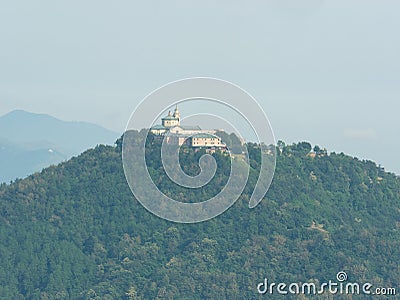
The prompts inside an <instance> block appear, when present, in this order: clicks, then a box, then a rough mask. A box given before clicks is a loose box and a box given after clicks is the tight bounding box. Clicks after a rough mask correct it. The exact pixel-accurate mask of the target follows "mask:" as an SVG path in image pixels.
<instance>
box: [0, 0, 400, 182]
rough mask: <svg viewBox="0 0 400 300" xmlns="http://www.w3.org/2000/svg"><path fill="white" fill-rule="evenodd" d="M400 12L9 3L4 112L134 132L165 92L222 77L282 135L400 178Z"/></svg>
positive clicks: (315, 5)
mask: <svg viewBox="0 0 400 300" xmlns="http://www.w3.org/2000/svg"><path fill="white" fill-rule="evenodd" d="M215 2H218V3H215ZM300 3H301V4H300ZM399 10H400V2H398V1H395V0H393V1H385V0H381V1H365V0H363V1H361V0H360V1H356V0H353V1H348V0H346V1H341V0H329V1H328V0H327V1H320V0H304V1H297V0H292V1H289V0H270V1H268V0H263V1H188V0H182V1H176V0H171V1H140V2H139V1H82V0H79V1H73V0H69V1H52V0H49V1H1V2H0V46H1V47H0V115H2V114H5V113H7V112H9V111H11V110H14V109H17V108H18V109H24V110H28V111H32V112H41V113H48V114H51V115H53V116H55V117H58V118H60V119H63V120H82V121H90V122H94V123H97V124H101V125H103V126H105V127H107V128H110V129H113V130H116V131H120V132H122V131H123V129H124V128H125V125H126V122H127V121H128V118H129V116H130V113H131V111H132V110H133V109H134V107H135V106H136V104H138V102H139V101H140V100H141V99H142V98H143V97H144V96H146V95H147V94H148V93H149V92H151V91H152V90H153V89H155V88H157V87H159V86H160V85H163V84H165V83H168V82H170V81H173V80H177V79H181V78H185V77H192V76H210V77H217V78H221V79H225V80H228V81H231V82H234V83H236V84H238V85H240V86H241V87H243V88H245V89H246V90H247V91H248V92H250V93H251V94H252V95H253V96H254V97H255V98H256V99H257V100H258V101H259V102H260V103H261V105H262V106H263V108H264V109H265V111H266V112H267V114H268V116H269V118H270V121H271V123H272V126H273V129H274V131H275V135H276V137H277V139H283V140H285V141H287V142H290V143H291V142H293V141H300V140H308V141H311V142H312V143H314V144H319V145H321V146H326V147H327V148H328V149H329V150H335V151H344V152H345V153H348V154H351V155H356V156H359V157H362V158H369V159H373V160H375V161H377V162H378V163H381V164H382V165H384V166H385V167H386V168H387V169H389V170H391V171H396V172H397V173H398V174H400V164H399V163H398V161H399V160H398V158H397V153H398V152H399V150H398V149H400V141H399V139H398V133H399V132H400V121H399V117H398V114H399V111H400V109H399V108H400V104H399V103H400V102H399V100H400V99H399V98H400V59H399V53H400V35H399V33H398V30H399V28H400V18H398V12H399Z"/></svg>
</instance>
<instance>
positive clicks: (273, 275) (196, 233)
mask: <svg viewBox="0 0 400 300" xmlns="http://www.w3.org/2000/svg"><path fill="white" fill-rule="evenodd" d="M137 138H138V139H140V138H141V133H137ZM149 143H150V144H152V145H153V146H152V147H151V148H149V150H148V155H149V156H152V157H153V159H152V160H151V163H150V165H149V168H151V173H152V174H151V175H152V177H153V179H154V180H155V181H156V182H157V179H158V184H159V185H160V189H161V190H163V191H164V192H168V193H171V194H174V195H177V197H178V198H179V195H180V194H182V193H186V192H188V193H189V192H190V191H185V190H183V189H182V188H180V187H177V186H175V185H173V183H171V182H169V181H168V180H161V179H160V178H163V176H165V174H164V173H163V170H162V166H161V164H160V161H159V159H157V157H158V154H157V151H159V150H160V149H159V146H157V142H156V141H155V140H152V141H149ZM247 146H248V152H249V155H250V158H251V161H250V165H251V167H252V170H251V174H250V180H249V183H248V185H247V187H246V189H245V191H244V193H243V195H242V196H241V198H240V200H239V201H238V202H236V203H235V204H234V205H233V206H232V208H230V209H229V210H228V211H226V212H225V213H224V214H222V215H220V216H219V217H217V218H215V219H212V220H211V221H207V222H203V223H198V224H176V223H172V222H169V221H165V220H162V219H160V218H158V217H156V216H154V215H152V214H151V213H149V212H148V211H147V210H145V209H144V208H143V207H142V206H141V205H140V204H139V203H138V202H137V201H136V200H135V199H134V198H133V196H132V193H131V192H130V190H129V187H128V185H127V183H126V180H125V177H124V173H123V170H122V163H121V140H119V141H117V146H116V147H111V146H98V147H96V148H95V149H91V150H88V151H86V152H84V153H83V154H82V155H80V156H78V157H75V158H73V159H71V160H70V161H67V162H65V163H62V164H60V165H58V166H53V167H50V168H47V169H45V170H43V171H42V172H41V173H37V174H34V175H32V176H30V177H28V178H26V179H23V180H16V181H15V182H13V183H12V184H10V185H1V187H0V203H1V204H0V205H1V206H0V222H1V226H0V237H1V243H0V256H1V259H0V298H1V299H258V297H259V295H258V294H257V283H258V282H260V281H262V280H263V279H264V278H265V277H268V278H269V279H271V280H275V281H283V282H305V281H319V282H322V281H324V280H330V279H335V276H336V274H337V272H339V271H346V272H347V273H348V274H349V276H351V277H352V280H353V281H357V280H359V281H368V282H371V283H373V284H374V285H381V286H396V285H397V284H398V283H399V282H400V277H399V276H400V275H399V274H400V268H399V264H398V262H399V261H400V250H399V249H400V233H399V230H400V218H399V212H400V180H399V178H397V177H396V176H395V175H393V174H390V173H386V172H385V171H384V170H383V169H381V168H379V167H377V166H376V165H375V163H373V162H370V161H360V160H358V159H356V158H351V157H349V156H346V155H344V154H336V153H330V154H328V153H327V152H326V151H323V150H321V148H319V147H315V148H314V150H315V152H312V151H311V149H312V146H311V145H310V144H309V143H300V144H294V145H285V144H284V143H279V150H278V153H279V155H278V156H277V168H276V174H275V177H274V180H273V183H272V186H271V188H270V190H269V191H268V193H267V195H266V197H265V199H264V200H263V201H262V202H261V204H260V205H259V206H257V207H256V208H254V209H249V208H248V200H249V196H250V195H251V189H252V187H253V186H254V184H255V182H256V180H257V168H258V166H259V149H260V147H259V146H258V145H256V144H248V145H247ZM199 155H201V152H196V153H195V152H193V151H192V150H191V149H186V150H185V151H183V152H182V153H181V156H182V159H181V162H182V165H183V168H184V170H185V171H187V172H188V173H190V172H192V173H193V174H196V172H197V171H198V169H197V168H198V166H197V164H196V162H197V160H198V157H199ZM214 156H215V157H216V159H217V161H218V166H219V171H218V172H219V173H218V174H217V177H218V178H215V180H213V182H210V187H207V188H205V189H204V191H202V195H203V196H204V197H207V196H208V195H210V194H213V193H216V192H218V191H217V190H218V188H221V186H222V185H223V184H224V183H225V182H226V179H227V176H228V175H227V174H229V172H227V170H228V169H229V165H230V164H229V159H228V158H227V157H226V156H225V155H224V154H222V153H216V154H214ZM327 297H328V296H327ZM261 298H262V297H261ZM326 299H328V298H326Z"/></svg>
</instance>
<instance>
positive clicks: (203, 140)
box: [150, 106, 226, 150]
mask: <svg viewBox="0 0 400 300" xmlns="http://www.w3.org/2000/svg"><path fill="white" fill-rule="evenodd" d="M150 132H151V133H153V134H155V135H159V136H163V137H164V136H165V138H166V141H167V142H168V143H177V144H178V145H179V146H181V145H183V144H186V145H188V146H190V147H192V148H206V149H209V150H215V149H220V150H226V145H225V144H224V143H223V142H222V140H221V138H220V137H218V136H217V135H215V133H216V132H217V130H203V129H201V128H200V126H185V125H181V115H180V112H179V110H178V106H176V107H175V110H174V113H173V114H171V111H169V112H168V115H166V116H165V117H163V118H162V119H161V125H155V126H153V127H151V128H150Z"/></svg>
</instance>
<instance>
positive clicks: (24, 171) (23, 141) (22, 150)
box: [0, 110, 119, 182]
mask: <svg viewBox="0 0 400 300" xmlns="http://www.w3.org/2000/svg"><path fill="white" fill-rule="evenodd" d="M118 136H119V134H118V133H116V132H113V131H111V130H108V129H105V128H103V127H101V126H99V125H96V124H92V123H87V122H72V121H62V120H59V119H57V118H55V117H53V116H50V115H46V114H37V113H31V112H27V111H24V110H14V111H11V112H10V113H7V114H5V115H3V116H1V117H0V182H9V181H10V180H14V179H15V178H17V177H25V176H27V175H29V174H31V173H34V172H36V171H40V170H41V169H42V168H44V167H47V166H49V165H51V164H56V163H59V162H61V161H63V160H67V159H69V158H71V157H72V156H74V155H78V154H80V153H81V152H82V151H84V150H86V149H88V148H91V147H94V146H96V145H97V144H113V143H114V141H115V140H116V139H117V137H118Z"/></svg>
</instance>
